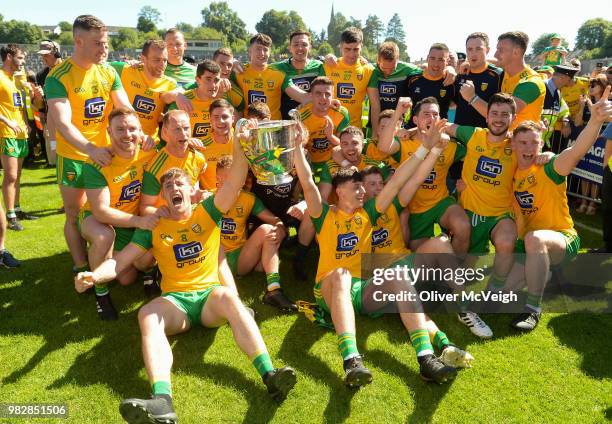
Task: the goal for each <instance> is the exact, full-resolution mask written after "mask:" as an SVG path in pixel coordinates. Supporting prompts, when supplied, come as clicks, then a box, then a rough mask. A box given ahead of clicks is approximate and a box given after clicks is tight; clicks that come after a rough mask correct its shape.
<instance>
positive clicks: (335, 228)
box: [311, 199, 381, 281]
mask: <svg viewBox="0 0 612 424" xmlns="http://www.w3.org/2000/svg"><path fill="white" fill-rule="evenodd" d="M380 215H381V213H380V212H379V211H377V210H376V200H375V199H370V200H368V201H367V202H365V204H364V205H363V208H359V209H357V210H356V211H355V212H353V213H352V214H347V213H345V212H343V211H341V210H340V209H338V208H337V207H336V206H335V205H332V206H330V205H328V204H327V203H325V202H324V203H323V210H322V211H321V215H320V216H318V217H311V220H312V222H313V223H314V226H315V230H316V232H317V240H318V242H319V250H320V255H319V266H318V268H317V276H316V278H315V281H321V280H322V279H323V277H325V276H326V275H327V274H329V273H330V272H331V271H333V270H335V269H338V268H346V269H348V270H349V271H350V273H351V276H352V277H354V278H361V254H362V253H370V252H371V250H372V227H373V226H374V225H375V223H376V220H377V219H378V217H379V216H380Z"/></svg>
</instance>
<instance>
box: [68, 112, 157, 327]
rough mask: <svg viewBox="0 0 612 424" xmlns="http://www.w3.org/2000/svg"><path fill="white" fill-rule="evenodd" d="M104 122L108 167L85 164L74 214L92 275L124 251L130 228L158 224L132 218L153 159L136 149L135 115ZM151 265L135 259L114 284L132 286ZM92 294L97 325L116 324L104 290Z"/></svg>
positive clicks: (103, 287) (115, 116)
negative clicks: (83, 197) (83, 199)
mask: <svg viewBox="0 0 612 424" xmlns="http://www.w3.org/2000/svg"><path fill="white" fill-rule="evenodd" d="M108 119H109V127H108V133H109V135H110V139H111V147H110V149H111V153H112V155H113V157H112V160H111V163H110V164H109V165H108V166H105V167H100V166H99V165H97V164H95V163H94V162H91V161H90V162H86V163H85V164H84V165H83V185H84V187H85V191H86V194H87V203H86V204H85V205H84V206H83V208H82V209H81V213H80V214H79V218H78V226H79V230H80V232H81V235H82V236H83V238H84V239H85V240H87V241H88V242H89V250H88V252H87V256H88V258H89V266H91V268H92V269H93V268H96V267H98V266H99V265H100V264H101V263H102V262H103V261H104V260H105V259H108V258H110V257H111V256H112V255H113V252H115V253H114V254H117V252H120V251H121V250H122V249H123V248H124V247H125V246H127V244H128V243H129V242H130V240H131V239H132V235H133V233H134V229H135V228H142V229H145V230H152V229H153V228H154V227H155V225H157V221H158V219H159V218H158V217H157V216H156V215H149V216H138V207H139V204H140V188H141V185H142V177H143V173H144V166H145V164H146V163H147V161H149V160H150V159H151V158H152V157H153V155H154V154H155V151H154V150H151V151H149V152H144V151H142V150H141V148H140V145H141V142H142V138H143V137H142V128H141V126H140V122H139V120H138V115H136V112H134V111H133V110H131V109H126V108H118V109H114V110H113V111H112V112H111V113H110V115H109V118H108ZM152 262H153V260H152V257H151V256H150V255H145V256H143V257H142V258H139V259H138V260H137V261H135V262H134V263H133V264H130V266H129V267H128V268H126V269H125V270H124V271H123V272H122V273H121V274H119V275H118V276H117V280H118V281H119V283H120V284H122V285H127V284H131V283H133V282H134V280H135V279H136V275H137V270H141V271H144V270H148V269H149V268H151V267H152V266H153V263H152ZM95 290H96V307H97V310H98V316H99V317H100V319H102V320H115V319H117V311H116V310H115V307H114V306H113V303H112V301H111V298H110V293H109V290H108V286H107V285H106V284H96V287H95Z"/></svg>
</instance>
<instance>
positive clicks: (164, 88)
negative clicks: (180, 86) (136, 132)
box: [111, 62, 177, 138]
mask: <svg viewBox="0 0 612 424" xmlns="http://www.w3.org/2000/svg"><path fill="white" fill-rule="evenodd" d="M111 65H112V66H113V68H115V69H116V70H117V72H118V73H119V76H120V77H121V83H122V85H123V87H124V88H125V92H126V93H127V95H128V98H129V99H130V102H131V103H132V107H133V108H134V110H135V111H136V113H137V114H138V119H139V120H140V125H142V131H143V132H144V133H145V134H147V135H150V136H151V137H155V138H159V135H158V130H159V122H160V121H161V116H162V113H163V112H164V106H165V104H164V102H163V101H162V99H161V95H162V94H163V93H166V92H168V91H172V90H175V89H176V87H177V83H176V81H175V80H173V79H172V78H170V77H168V76H166V75H162V76H161V78H157V79H155V80H149V79H148V78H147V76H146V75H145V72H144V70H143V68H142V65H141V66H140V67H139V68H132V67H131V66H128V65H127V64H126V63H124V62H111Z"/></svg>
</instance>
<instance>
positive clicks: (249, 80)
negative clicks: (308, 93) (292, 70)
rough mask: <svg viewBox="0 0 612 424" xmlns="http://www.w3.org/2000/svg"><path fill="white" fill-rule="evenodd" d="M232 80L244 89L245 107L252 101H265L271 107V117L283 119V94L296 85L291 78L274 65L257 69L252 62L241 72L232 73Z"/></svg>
mask: <svg viewBox="0 0 612 424" xmlns="http://www.w3.org/2000/svg"><path fill="white" fill-rule="evenodd" d="M232 82H233V83H235V84H236V85H237V86H238V87H240V90H241V91H242V96H243V98H244V101H245V105H244V106H245V109H246V108H248V107H249V105H250V104H251V103H257V102H264V103H266V104H267V105H268V107H269V108H270V114H271V119H281V112H280V107H281V96H282V93H283V92H284V91H285V90H286V89H287V87H290V86H294V84H293V82H292V81H291V78H288V77H287V76H286V75H285V73H284V72H282V71H280V70H278V69H277V68H276V67H275V66H273V65H268V66H267V67H266V69H264V70H263V71H257V70H255V69H253V68H252V67H251V65H250V64H247V65H245V66H244V72H242V73H241V74H236V73H232Z"/></svg>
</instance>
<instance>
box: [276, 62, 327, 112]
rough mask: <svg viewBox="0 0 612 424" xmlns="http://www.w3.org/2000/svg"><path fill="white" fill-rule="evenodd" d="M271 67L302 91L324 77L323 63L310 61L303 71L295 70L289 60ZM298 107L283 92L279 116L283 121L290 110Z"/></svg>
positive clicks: (296, 103) (297, 104)
mask: <svg viewBox="0 0 612 424" xmlns="http://www.w3.org/2000/svg"><path fill="white" fill-rule="evenodd" d="M272 66H274V67H275V68H276V69H278V70H279V71H281V72H284V73H285V75H286V76H287V77H288V78H289V79H290V80H291V81H293V84H295V85H296V86H298V87H299V88H301V89H302V90H304V91H310V83H311V82H312V80H314V79H315V78H316V77H318V76H323V75H325V71H324V70H323V63H322V62H320V61H318V60H315V59H310V60H309V61H308V62H307V63H306V66H304V69H296V68H295V67H294V66H293V65H292V64H291V58H289V59H286V60H283V61H281V62H276V63H274V64H273V65H272ZM298 106H299V103H298V102H296V101H295V100H293V99H292V98H291V97H289V96H288V95H287V94H286V93H285V92H284V91H283V94H282V96H281V115H282V116H283V119H290V118H289V111H290V110H291V109H295V108H297V107H298Z"/></svg>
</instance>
